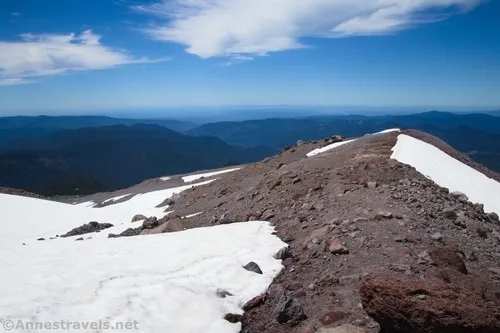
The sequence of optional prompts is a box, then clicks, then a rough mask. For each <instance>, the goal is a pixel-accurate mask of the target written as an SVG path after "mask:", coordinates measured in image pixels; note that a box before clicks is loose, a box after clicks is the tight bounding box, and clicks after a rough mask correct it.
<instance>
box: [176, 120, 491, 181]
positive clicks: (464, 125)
mask: <svg viewBox="0 0 500 333" xmlns="http://www.w3.org/2000/svg"><path fill="white" fill-rule="evenodd" d="M499 115H500V113H499ZM387 128H412V129H418V130H422V131H425V132H428V133H430V134H433V135H435V136H437V137H439V138H441V139H443V140H444V141H446V142H447V143H448V144H450V145H451V146H453V147H454V148H455V149H457V150H460V151H462V152H465V153H468V154H470V156H471V157H472V158H473V159H475V160H476V161H477V162H479V163H482V164H484V165H485V166H487V167H489V168H490V169H492V170H495V171H497V172H500V145H499V144H498V142H500V117H496V116H492V115H488V114H454V113H448V112H438V111H431V112H425V113H419V114H413V115H400V116H395V115H388V116H374V117H369V116H360V115H349V116H338V115H334V116H314V117H309V118H302V119H264V120H248V121H242V122H218V123H211V124H204V125H201V126H199V127H196V128H193V129H191V130H188V131H187V132H186V133H187V134H189V135H193V136H198V135H200V136H201V135H211V136H216V137H218V138H220V139H222V140H224V141H225V142H228V143H230V144H234V145H239V146H246V147H249V146H259V145H263V146H268V147H271V148H274V149H280V148H283V147H285V146H289V145H292V144H294V143H295V142H296V141H297V140H299V139H301V140H319V139H322V138H324V137H327V136H331V135H332V134H339V135H343V136H346V137H356V136H361V135H364V134H367V133H373V132H378V131H380V130H384V129H387Z"/></svg>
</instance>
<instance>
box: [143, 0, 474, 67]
mask: <svg viewBox="0 0 500 333" xmlns="http://www.w3.org/2000/svg"><path fill="white" fill-rule="evenodd" d="M482 1H483V0H251V1H249V0H162V1H161V2H158V3H155V4H152V5H145V6H137V7H135V9H136V10H138V11H140V12H143V13H146V14H149V15H154V16H156V17H158V18H159V19H160V20H161V23H158V24H156V25H152V26H150V27H148V28H146V29H145V32H146V33H147V34H148V35H149V36H150V37H152V38H154V39H157V40H160V41H168V42H175V43H179V44H183V45H186V46H187V52H189V53H192V54H195V55H198V56H200V57H202V58H208V57H214V56H231V57H233V56H238V57H241V56H246V57H249V56H251V57H254V56H260V55H266V54H268V53H270V52H277V51H284V50H292V49H297V48H302V47H305V45H304V43H303V42H302V41H301V39H302V38H305V37H321V38H340V37H349V36H359V35H381V34H390V33H394V32H396V31H399V30H403V29H407V28H409V27H412V26H415V25H418V24H423V23H428V22H433V21H436V20H442V19H445V18H447V17H448V16H449V15H451V14H452V13H456V12H460V11H467V10H471V9H473V8H474V7H475V6H477V5H478V4H479V3H481V2H482ZM438 13H439V14H438Z"/></svg>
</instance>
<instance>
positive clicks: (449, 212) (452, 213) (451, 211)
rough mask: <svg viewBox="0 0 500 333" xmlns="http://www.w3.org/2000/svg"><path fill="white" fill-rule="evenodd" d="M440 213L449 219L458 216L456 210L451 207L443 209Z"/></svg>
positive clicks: (454, 218)
mask: <svg viewBox="0 0 500 333" xmlns="http://www.w3.org/2000/svg"><path fill="white" fill-rule="evenodd" d="M442 214H443V217H445V218H447V219H450V220H456V219H457V217H458V215H457V212H456V211H455V210H454V209H452V208H447V209H445V210H443V213H442Z"/></svg>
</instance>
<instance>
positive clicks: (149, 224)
mask: <svg viewBox="0 0 500 333" xmlns="http://www.w3.org/2000/svg"><path fill="white" fill-rule="evenodd" d="M158 225H159V222H158V218H157V217H156V216H151V217H148V218H147V219H145V220H144V222H142V228H143V229H154V228H156V227H157V226H158Z"/></svg>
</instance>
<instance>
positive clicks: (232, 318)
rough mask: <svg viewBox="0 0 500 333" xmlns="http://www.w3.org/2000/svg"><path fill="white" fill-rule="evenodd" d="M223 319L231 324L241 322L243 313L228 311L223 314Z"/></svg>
mask: <svg viewBox="0 0 500 333" xmlns="http://www.w3.org/2000/svg"><path fill="white" fill-rule="evenodd" d="M224 319H225V320H227V321H228V322H230V323H233V324H236V323H241V322H242V321H243V315H240V314H234V313H228V314H226V315H225V316H224Z"/></svg>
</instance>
